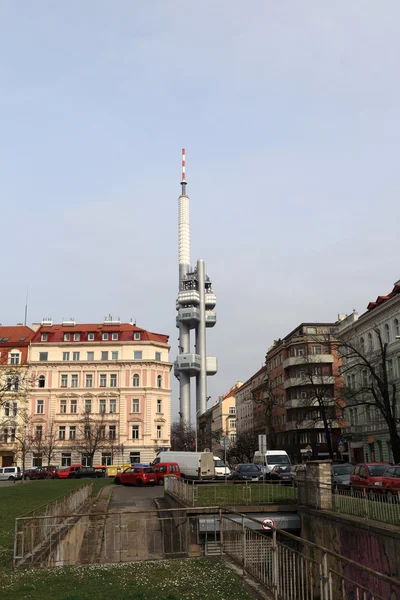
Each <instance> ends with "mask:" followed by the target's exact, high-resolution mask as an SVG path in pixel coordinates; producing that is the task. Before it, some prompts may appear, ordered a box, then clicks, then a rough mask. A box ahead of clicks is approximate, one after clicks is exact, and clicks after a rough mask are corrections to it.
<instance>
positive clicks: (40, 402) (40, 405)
mask: <svg viewBox="0 0 400 600" xmlns="http://www.w3.org/2000/svg"><path fill="white" fill-rule="evenodd" d="M43 413H44V400H38V401H37V402H36V414H37V415H42V414H43Z"/></svg>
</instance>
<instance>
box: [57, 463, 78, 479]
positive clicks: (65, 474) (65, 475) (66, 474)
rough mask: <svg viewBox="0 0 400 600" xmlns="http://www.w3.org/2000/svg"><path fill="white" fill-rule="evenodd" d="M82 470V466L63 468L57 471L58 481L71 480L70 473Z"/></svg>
mask: <svg viewBox="0 0 400 600" xmlns="http://www.w3.org/2000/svg"><path fill="white" fill-rule="evenodd" d="M79 469H82V465H70V466H69V467H64V468H63V469H59V470H58V472H57V477H58V479H71V478H72V477H71V475H72V473H75V471H79Z"/></svg>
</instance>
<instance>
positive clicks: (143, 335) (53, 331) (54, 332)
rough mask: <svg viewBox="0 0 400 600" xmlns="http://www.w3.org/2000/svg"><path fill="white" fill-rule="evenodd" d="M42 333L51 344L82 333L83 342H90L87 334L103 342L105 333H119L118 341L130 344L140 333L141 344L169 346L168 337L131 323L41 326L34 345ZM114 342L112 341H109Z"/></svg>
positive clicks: (96, 340) (34, 339)
mask: <svg viewBox="0 0 400 600" xmlns="http://www.w3.org/2000/svg"><path fill="white" fill-rule="evenodd" d="M42 333H47V334H48V341H49V342H56V343H58V342H63V341H64V333H80V334H81V339H80V341H81V342H84V341H88V340H87V334H88V333H94V334H95V336H94V341H95V342H100V341H102V334H103V333H119V336H118V341H123V342H128V341H134V333H140V341H141V342H158V343H160V344H168V339H169V336H168V335H164V334H162V333H153V332H151V331H146V329H141V328H140V327H136V325H131V324H130V323H121V325H110V324H107V323H106V324H103V323H85V324H82V323H77V324H76V325H62V324H57V323H54V325H41V326H40V327H39V329H38V330H37V331H36V333H35V335H34V338H33V340H32V342H33V343H35V342H40V340H41V335H42ZM108 341H112V340H108Z"/></svg>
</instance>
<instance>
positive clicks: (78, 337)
mask: <svg viewBox="0 0 400 600" xmlns="http://www.w3.org/2000/svg"><path fill="white" fill-rule="evenodd" d="M80 339H81V334H80V333H74V342H79V341H80Z"/></svg>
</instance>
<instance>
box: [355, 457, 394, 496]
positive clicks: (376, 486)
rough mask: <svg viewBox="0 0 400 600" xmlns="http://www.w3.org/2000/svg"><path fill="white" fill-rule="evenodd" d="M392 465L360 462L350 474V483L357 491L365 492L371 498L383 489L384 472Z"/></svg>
mask: <svg viewBox="0 0 400 600" xmlns="http://www.w3.org/2000/svg"><path fill="white" fill-rule="evenodd" d="M389 466H390V465H389V464H388V463H383V462H373V463H360V464H358V465H356V466H355V467H354V470H353V472H352V474H351V475H350V485H351V487H352V489H353V490H355V491H357V492H365V493H366V494H368V495H369V496H370V497H371V498H373V497H374V496H375V494H376V493H379V492H381V491H382V479H383V474H384V473H385V471H386V469H387V468H388V467H389Z"/></svg>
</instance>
